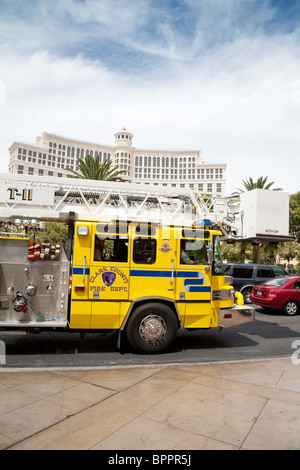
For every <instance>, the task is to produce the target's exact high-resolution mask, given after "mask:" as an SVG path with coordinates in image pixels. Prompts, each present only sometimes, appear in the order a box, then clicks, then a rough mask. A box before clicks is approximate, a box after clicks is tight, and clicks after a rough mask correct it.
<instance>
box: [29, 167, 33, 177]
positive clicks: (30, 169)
mask: <svg viewBox="0 0 300 470" xmlns="http://www.w3.org/2000/svg"><path fill="white" fill-rule="evenodd" d="M33 172H34V168H32V167H31V166H30V167H29V168H28V174H29V175H33Z"/></svg>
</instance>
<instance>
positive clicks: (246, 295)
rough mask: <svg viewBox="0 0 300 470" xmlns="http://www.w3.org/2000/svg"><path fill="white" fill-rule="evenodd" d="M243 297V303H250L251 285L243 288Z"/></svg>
mask: <svg viewBox="0 0 300 470" xmlns="http://www.w3.org/2000/svg"><path fill="white" fill-rule="evenodd" d="M242 294H243V297H244V303H245V304H251V294H252V287H248V288H247V289H245V290H244V291H243V292H242Z"/></svg>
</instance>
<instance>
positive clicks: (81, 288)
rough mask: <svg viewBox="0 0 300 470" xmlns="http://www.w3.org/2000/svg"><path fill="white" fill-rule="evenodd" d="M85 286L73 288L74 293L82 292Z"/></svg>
mask: <svg viewBox="0 0 300 470" xmlns="http://www.w3.org/2000/svg"><path fill="white" fill-rule="evenodd" d="M84 289H85V286H75V287H74V290H75V292H84Z"/></svg>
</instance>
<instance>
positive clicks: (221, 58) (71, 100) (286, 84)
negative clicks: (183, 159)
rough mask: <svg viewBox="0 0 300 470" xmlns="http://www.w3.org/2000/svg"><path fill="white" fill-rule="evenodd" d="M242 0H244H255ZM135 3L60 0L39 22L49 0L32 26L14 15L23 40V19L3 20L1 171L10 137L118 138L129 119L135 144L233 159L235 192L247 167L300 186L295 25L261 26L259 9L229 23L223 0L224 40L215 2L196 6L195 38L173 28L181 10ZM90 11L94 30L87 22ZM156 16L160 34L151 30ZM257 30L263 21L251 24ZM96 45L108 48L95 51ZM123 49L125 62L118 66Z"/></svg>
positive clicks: (267, 12)
mask: <svg viewBox="0 0 300 470" xmlns="http://www.w3.org/2000/svg"><path fill="white" fill-rule="evenodd" d="M184 3H188V2H187V1H186V2H181V6H182V5H183V4H184ZM213 3H214V6H216V4H217V3H218V2H217V3H216V2H213ZM235 3H236V2H235ZM246 3H247V5H248V7H249V5H250V4H251V3H253V2H250V1H249V2H246ZM137 4H138V7H137V8H136V9H133V8H130V5H132V3H131V2H130V1H128V2H126V5H127V7H128V8H127V11H125V10H126V8H121V6H124V2H123V1H122V2H120V1H115V2H114V13H116V14H115V15H114V16H112V15H111V14H110V12H111V9H110V7H109V6H108V5H111V2H110V3H107V2H104V1H101V2H95V1H93V0H89V1H87V2H85V3H84V4H83V3H81V2H74V1H71V0H68V1H67V2H58V3H57V7H58V9H56V10H55V16H51V15H50V16H49V17H48V18H49V20H48V23H49V29H48V30H47V28H45V23H41V24H39V22H38V20H40V19H41V18H42V17H47V15H48V13H49V8H50V7H49V6H48V5H49V3H48V2H46V3H43V4H41V5H43V7H42V8H40V9H38V11H37V16H36V17H34V18H33V24H34V25H35V26H34V29H33V30H32V31H31V32H30V28H29V23H27V22H26V21H24V20H22V19H21V18H19V20H18V21H17V22H16V24H17V26H18V28H19V35H18V37H19V39H15V40H14V41H11V40H10V39H9V37H15V36H10V35H11V34H12V32H15V28H16V26H15V25H13V24H11V25H10V26H7V36H6V44H5V46H4V47H3V48H2V54H1V58H0V70H1V72H0V80H2V83H4V84H5V89H6V100H5V103H4V104H1V103H0V122H1V140H0V156H1V164H0V171H1V172H6V171H7V162H8V150H7V149H8V147H9V146H10V145H11V144H12V143H13V141H15V140H17V141H19V140H24V141H32V142H33V141H34V139H35V137H36V136H37V135H38V134H40V133H41V132H42V131H48V132H53V133H57V134H62V135H66V136H70V137H77V138H81V139H86V140H91V141H97V142H102V143H107V144H113V134H114V132H116V131H117V130H119V128H121V127H123V126H124V125H125V126H126V128H127V129H128V130H129V131H131V132H133V134H134V136H135V137H134V145H135V146H136V147H140V148H141V147H142V148H166V149H168V148H176V149H191V148H193V149H198V148H201V149H202V150H203V151H204V159H205V160H206V161H218V162H225V163H227V165H228V168H227V181H228V184H227V192H228V193H229V192H231V191H232V190H234V189H235V187H240V186H241V180H242V179H244V178H248V177H249V176H252V177H253V178H256V177H259V176H268V177H269V180H270V181H275V182H276V186H280V187H283V188H284V189H285V190H287V191H289V192H296V191H298V190H299V181H298V180H299V177H298V175H299V148H300V136H299V131H298V129H299V119H300V104H299V103H298V100H297V99H296V98H297V96H298V94H299V93H298V92H299V89H298V88H297V83H298V81H299V80H300V61H299V57H298V45H299V39H298V36H297V32H296V31H295V32H291V33H290V34H281V33H280V32H278V33H276V34H273V35H270V34H265V33H264V32H263V30H262V28H261V27H258V23H259V21H258V19H257V16H255V15H254V17H255V18H256V20H255V21H256V23H253V21H248V20H247V19H246V20H245V19H243V20H241V21H243V22H244V24H245V25H246V27H245V28H244V30H243V31H241V29H242V28H241V24H240V23H237V25H236V31H234V32H230V27H232V25H233V23H234V21H233V19H234V12H232V18H228V16H227V17H226V14H227V15H228V8H229V11H230V8H231V9H232V8H233V5H234V3H232V2H228V3H227V2H226V4H227V5H228V7H227V9H226V12H225V11H224V7H221V5H224V3H219V10H218V12H219V13H218V18H219V21H220V22H221V16H222V15H223V16H225V19H224V21H222V28H221V32H223V34H224V42H223V43H222V42H221V37H216V38H214V35H213V33H212V32H209V28H212V27H213V21H216V20H214V19H213V18H212V17H211V15H210V13H211V11H210V5H212V2H201V4H202V5H204V6H205V9H204V10H201V14H200V12H199V11H198V13H199V15H198V16H197V15H196V13H197V11H196V7H195V6H193V8H194V9H193V11H192V13H194V15H195V21H192V20H191V11H189V12H188V13H189V16H188V17H187V18H186V19H185V20H186V21H187V23H189V22H190V23H191V25H192V26H191V31H190V32H189V35H188V36H186V31H185V34H184V31H183V30H180V31H178V33H177V30H176V29H175V27H174V24H173V23H172V21H174V17H175V16H176V15H175V13H176V11H175V10H173V11H172V12H168V11H166V10H165V11H164V12H163V13H162V16H161V17H160V18H159V15H158V13H159V10H158V6H157V5H158V3H157V4H156V3H155V2H153V4H151V2H150V3H149V2H146V1H145V2H137ZM126 5H125V6H126ZM193 5H195V3H194V2H193ZM261 5H262V6H261V8H260V10H261V14H262V15H264V18H263V19H266V18H268V19H270V18H272V17H273V16H274V12H273V10H272V9H270V8H269V9H267V8H266V6H267V5H268V2H261ZM207 9H208V11H207ZM125 12H126V15H125ZM179 13H180V12H179V10H178V12H177V14H178V15H179ZM225 13H226V14H225ZM92 14H93V21H94V22H95V23H97V24H98V29H97V28H96V29H95V26H94V29H93V30H92V31H90V30H89V25H88V24H87V21H90V20H91V18H92V17H91V15H92ZM147 15H148V16H147ZM244 16H245V14H244ZM239 17H241V14H240V15H239ZM62 18H64V19H65V23H64V25H63V26H62V24H61V23H60V21H61V19H62ZM70 18H71V19H70ZM112 18H113V19H112ZM153 18H155V19H156V20H157V23H156V24H155V29H156V32H157V34H156V35H155V36H154V37H153V38H152V37H151V35H150V32H149V21H151V19H153ZM237 18H238V17H237ZM178 19H180V15H179V16H178ZM183 20H184V18H183ZM205 20H206V22H205ZM2 21H3V20H2ZM71 21H72V22H71ZM73 21H76V26H77V27H76V28H75V29H74V23H73ZM124 21H125V23H124ZM261 21H262V17H261ZM100 24H101V25H102V26H103V28H102V29H101V28H100ZM0 26H1V24H0ZM135 26H136V27H135ZM251 28H254V30H255V28H257V29H256V30H255V31H256V34H254V33H253V31H252V30H251ZM33 33H34V34H33ZM55 33H57V34H55ZM204 33H205V34H207V35H208V36H209V37H208V38H207V37H205V34H204ZM225 33H226V38H227V40H225V39H226V38H225ZM50 36H51V37H52V36H53V40H51V41H50ZM72 36H73V37H72ZM93 37H94V38H95V41H96V46H95V50H96V52H95V50H93V47H92V46H93V43H90V38H93ZM62 40H64V41H65V42H64V43H62V42H61V41H62ZM108 40H109V42H106V41H108ZM103 41H104V42H103ZM214 41H215V42H214ZM207 42H209V43H210V47H209V48H208V49H206V46H207ZM101 44H103V48H107V50H108V51H109V52H107V51H101V49H99V50H98V49H97V48H101ZM159 44H160V45H161V47H160V48H158V45H159ZM116 45H117V46H118V45H119V46H118V47H119V48H120V51H119V52H118V53H116V48H117V46H116ZM111 47H113V49H110V48H111ZM70 48H71V50H70ZM91 50H92V54H90V51H91ZM112 50H113V51H115V54H116V55H115V56H114V55H112V56H111V57H107V56H106V55H105V52H106V53H107V54H108V53H111V51H112ZM142 52H143V54H144V55H143V56H139V53H142ZM122 53H123V54H124V57H122ZM136 53H138V55H136ZM117 57H118V58H120V59H121V57H122V60H124V64H127V67H126V70H125V69H124V70H122V68H124V67H120V68H118V67H113V66H112V65H111V64H113V61H114V60H116V58H117ZM139 57H140V58H141V61H140V62H138V58H139ZM107 59H108V61H107ZM143 61H144V62H143ZM144 63H145V67H143V65H144ZM297 93H298V94H297ZM295 97H296V98H295Z"/></svg>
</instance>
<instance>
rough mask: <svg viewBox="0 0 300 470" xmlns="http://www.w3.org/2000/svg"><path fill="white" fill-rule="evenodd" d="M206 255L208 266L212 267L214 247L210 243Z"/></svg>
mask: <svg viewBox="0 0 300 470" xmlns="http://www.w3.org/2000/svg"><path fill="white" fill-rule="evenodd" d="M207 255H208V264H209V265H210V266H212V264H213V261H214V246H213V244H212V243H210V244H209V247H208V253H207Z"/></svg>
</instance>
